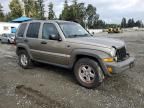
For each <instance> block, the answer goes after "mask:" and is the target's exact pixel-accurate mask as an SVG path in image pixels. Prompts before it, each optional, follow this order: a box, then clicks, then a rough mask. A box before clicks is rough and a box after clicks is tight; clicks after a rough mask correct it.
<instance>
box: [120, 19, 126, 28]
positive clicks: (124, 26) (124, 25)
mask: <svg viewBox="0 0 144 108" xmlns="http://www.w3.org/2000/svg"><path fill="white" fill-rule="evenodd" d="M121 27H122V28H126V27H127V22H126V18H123V19H122V21H121Z"/></svg>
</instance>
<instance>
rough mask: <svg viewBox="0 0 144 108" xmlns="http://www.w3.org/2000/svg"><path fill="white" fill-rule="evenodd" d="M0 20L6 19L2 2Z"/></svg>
mask: <svg viewBox="0 0 144 108" xmlns="http://www.w3.org/2000/svg"><path fill="white" fill-rule="evenodd" d="M0 21H4V13H3V7H2V5H1V4H0Z"/></svg>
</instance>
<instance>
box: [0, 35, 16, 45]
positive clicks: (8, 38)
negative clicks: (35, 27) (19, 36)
mask: <svg viewBox="0 0 144 108" xmlns="http://www.w3.org/2000/svg"><path fill="white" fill-rule="evenodd" d="M1 43H9V44H13V43H15V34H14V33H10V34H8V33H4V34H2V36H1Z"/></svg>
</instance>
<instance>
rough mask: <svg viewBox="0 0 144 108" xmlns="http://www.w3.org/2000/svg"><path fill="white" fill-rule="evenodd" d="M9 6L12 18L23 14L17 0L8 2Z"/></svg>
mask: <svg viewBox="0 0 144 108" xmlns="http://www.w3.org/2000/svg"><path fill="white" fill-rule="evenodd" d="M9 8H10V10H11V17H12V18H13V19H14V18H18V17H21V16H22V15H23V9H22V7H21V4H20V1H19V0H12V1H11V2H10V5H9Z"/></svg>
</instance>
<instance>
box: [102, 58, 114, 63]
mask: <svg viewBox="0 0 144 108" xmlns="http://www.w3.org/2000/svg"><path fill="white" fill-rule="evenodd" d="M103 61H104V62H113V61H114V59H113V58H104V59H103Z"/></svg>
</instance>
